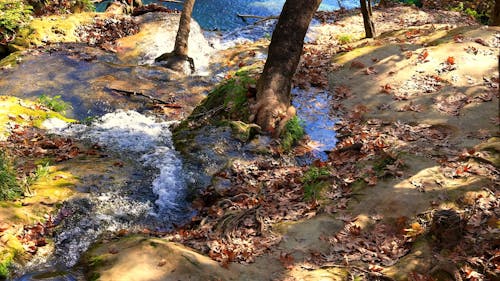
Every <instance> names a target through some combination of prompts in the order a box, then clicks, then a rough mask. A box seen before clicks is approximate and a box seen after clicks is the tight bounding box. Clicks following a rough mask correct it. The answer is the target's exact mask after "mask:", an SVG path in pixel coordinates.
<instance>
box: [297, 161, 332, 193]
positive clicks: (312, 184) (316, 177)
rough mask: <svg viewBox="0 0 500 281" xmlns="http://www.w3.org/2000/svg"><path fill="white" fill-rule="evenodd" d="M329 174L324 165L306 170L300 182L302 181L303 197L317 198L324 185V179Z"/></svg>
mask: <svg viewBox="0 0 500 281" xmlns="http://www.w3.org/2000/svg"><path fill="white" fill-rule="evenodd" d="M329 175H330V172H329V171H328V169H327V168H325V167H322V168H318V167H311V168H310V169H309V170H307V172H305V174H304V176H303V177H302V183H304V199H306V200H312V199H314V200H316V199H318V198H319V195H320V194H321V191H322V190H323V188H324V187H325V186H326V182H325V181H324V179H325V177H328V176H329Z"/></svg>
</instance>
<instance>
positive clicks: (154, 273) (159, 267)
mask: <svg viewBox="0 0 500 281" xmlns="http://www.w3.org/2000/svg"><path fill="white" fill-rule="evenodd" d="M110 248H113V249H119V252H117V253H116V254H109V249H110ZM84 264H85V265H86V266H87V267H88V268H89V271H88V277H99V280H102V281H105V280H116V278H117V276H119V277H120V279H121V280H136V281H140V280H204V281H205V280H235V278H236V276H232V275H231V274H233V273H231V272H230V271H227V270H225V269H223V268H222V267H221V266H220V265H219V264H218V263H217V262H215V261H213V260H211V259H210V258H208V257H205V256H203V255H200V254H198V253H196V252H195V251H193V250H191V249H189V248H187V247H185V246H182V245H180V244H178V243H173V242H168V241H166V240H163V239H158V238H147V237H143V236H140V235H135V236H128V237H124V238H121V239H119V240H118V241H115V242H111V243H102V244H99V245H97V246H96V247H94V249H92V250H90V251H89V252H88V253H87V254H86V256H85V257H84ZM89 279H91V278H89Z"/></svg>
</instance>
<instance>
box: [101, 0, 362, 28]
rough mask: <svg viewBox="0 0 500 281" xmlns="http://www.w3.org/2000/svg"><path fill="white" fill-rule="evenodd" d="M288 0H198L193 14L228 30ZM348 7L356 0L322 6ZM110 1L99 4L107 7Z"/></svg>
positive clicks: (146, 1) (328, 0)
mask: <svg viewBox="0 0 500 281" xmlns="http://www.w3.org/2000/svg"><path fill="white" fill-rule="evenodd" d="M143 3H144V4H149V3H158V4H161V5H164V6H167V7H169V8H172V9H177V10H182V4H176V3H168V2H162V1H155V0H143ZM283 3H285V0H196V2H195V5H194V10H193V18H194V19H196V21H197V22H198V23H200V25H201V27H202V28H203V29H205V30H221V31H229V30H234V29H236V28H240V27H244V26H246V25H248V24H252V23H254V22H255V21H256V19H242V18H241V17H238V14H241V15H256V16H263V17H266V16H273V15H274V16H275V15H279V13H280V12H281V8H282V7H283ZM339 4H340V5H342V7H344V8H346V9H352V8H355V7H359V1H357V0H323V1H322V3H321V6H320V10H328V11H330V10H336V9H338V8H339V7H340V5H339ZM106 5H107V1H105V2H102V3H100V4H99V5H97V10H98V11H102V10H104V8H105V6H106Z"/></svg>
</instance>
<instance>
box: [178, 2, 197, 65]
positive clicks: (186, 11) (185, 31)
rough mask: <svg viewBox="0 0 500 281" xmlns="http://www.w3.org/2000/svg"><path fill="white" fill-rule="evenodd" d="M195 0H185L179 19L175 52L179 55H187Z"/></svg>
mask: <svg viewBox="0 0 500 281" xmlns="http://www.w3.org/2000/svg"><path fill="white" fill-rule="evenodd" d="M194 1H195V0H185V1H184V6H183V7H182V14H181V19H180V21H179V29H178V30H177V36H176V37H175V46H174V54H175V55H177V56H182V57H187V54H188V40H189V31H190V30H191V28H190V27H191V14H192V13H193V7H194Z"/></svg>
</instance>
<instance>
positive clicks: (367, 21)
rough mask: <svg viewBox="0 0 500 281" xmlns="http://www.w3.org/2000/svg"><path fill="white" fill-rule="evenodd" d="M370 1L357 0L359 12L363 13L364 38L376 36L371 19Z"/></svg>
mask: <svg viewBox="0 0 500 281" xmlns="http://www.w3.org/2000/svg"><path fill="white" fill-rule="evenodd" d="M367 1H368V3H367ZM370 1H371V0H359V2H360V4H361V14H363V24H364V25H365V34H366V38H374V37H375V36H376V33H375V25H374V24H373V21H372V5H371V3H370Z"/></svg>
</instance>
